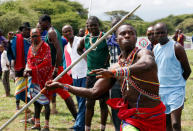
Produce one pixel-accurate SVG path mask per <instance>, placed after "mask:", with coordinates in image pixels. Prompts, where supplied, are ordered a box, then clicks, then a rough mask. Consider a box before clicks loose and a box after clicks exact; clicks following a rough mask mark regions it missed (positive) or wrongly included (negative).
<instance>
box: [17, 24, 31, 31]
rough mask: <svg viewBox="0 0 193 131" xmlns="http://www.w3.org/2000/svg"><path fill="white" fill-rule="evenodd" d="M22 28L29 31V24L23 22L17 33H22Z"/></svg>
mask: <svg viewBox="0 0 193 131" xmlns="http://www.w3.org/2000/svg"><path fill="white" fill-rule="evenodd" d="M24 28H26V29H29V30H30V29H31V27H30V23H29V22H24V23H23V24H22V25H21V26H20V27H19V31H22V30H23V29H24Z"/></svg>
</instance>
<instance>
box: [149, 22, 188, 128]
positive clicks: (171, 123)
mask: <svg viewBox="0 0 193 131" xmlns="http://www.w3.org/2000/svg"><path fill="white" fill-rule="evenodd" d="M155 38H156V39H157V40H158V42H159V43H158V44H157V45H156V46H155V47H154V50H153V52H154V55H155V61H156V63H157V66H158V79H159V82H160V90H159V95H160V97H161V100H162V102H163V103H164V105H165V106H166V112H165V113H166V114H167V124H166V125H167V131H181V113H182V109H183V106H184V99H185V86H186V80H187V79H188V77H189V76H190V73H191V69H190V65H189V62H188V58H187V56H186V52H185V50H184V48H183V47H182V46H181V45H180V44H179V43H177V44H176V43H175V42H174V41H173V40H169V39H168V32H167V26H166V24H164V23H157V24H156V25H155Z"/></svg>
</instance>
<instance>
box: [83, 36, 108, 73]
mask: <svg viewBox="0 0 193 131" xmlns="http://www.w3.org/2000/svg"><path fill="white" fill-rule="evenodd" d="M102 35H104V33H102ZM97 39H98V37H92V38H90V34H88V35H87V36H86V38H85V49H86V50H87V49H89V48H90V47H91V44H90V40H92V43H95V42H96V40H97ZM108 56H109V50H108V46H107V42H106V40H103V41H102V42H101V43H100V44H99V45H98V46H97V47H96V48H95V49H93V50H92V51H91V52H89V53H88V54H87V66H88V70H87V75H90V74H89V72H90V71H92V70H94V69H99V68H107V67H108V66H109V61H108ZM90 76H91V75H90ZM92 76H93V75H92Z"/></svg>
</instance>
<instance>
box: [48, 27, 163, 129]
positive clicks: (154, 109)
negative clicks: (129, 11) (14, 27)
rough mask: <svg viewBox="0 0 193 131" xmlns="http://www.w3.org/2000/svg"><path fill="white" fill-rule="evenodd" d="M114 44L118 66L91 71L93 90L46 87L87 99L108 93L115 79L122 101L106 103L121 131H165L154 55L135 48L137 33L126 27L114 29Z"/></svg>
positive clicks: (53, 83) (113, 100)
mask: <svg viewBox="0 0 193 131" xmlns="http://www.w3.org/2000/svg"><path fill="white" fill-rule="evenodd" d="M116 34H117V42H118V43H119V46H120V49H121V55H120V57H119V61H118V63H116V64H115V65H114V66H111V67H110V68H109V69H108V70H107V69H98V70H94V71H92V72H91V73H96V74H97V75H98V76H97V78H101V79H99V80H98V81H97V82H96V83H95V85H94V87H93V88H90V89H85V88H79V87H74V86H70V85H66V84H65V85H64V84H61V83H59V82H52V81H48V82H47V83H46V88H48V89H49V88H50V89H52V88H54V87H58V88H63V89H66V90H68V91H69V92H71V93H73V94H76V95H79V96H82V97H87V98H93V99H94V98H97V97H99V96H101V95H103V94H104V93H105V92H106V91H108V90H109V89H110V88H111V87H112V86H113V84H114V83H115V81H116V80H119V81H120V83H121V84H122V87H121V91H122V96H123V97H122V98H114V99H110V100H108V101H107V103H108V104H109V105H110V106H111V107H112V108H114V109H119V113H118V116H119V118H120V119H121V120H122V125H121V128H122V130H123V131H139V130H140V131H165V113H164V111H165V106H164V105H163V103H162V102H161V101H160V100H159V95H158V92H159V83H158V78H157V66H156V63H155V60H154V58H153V54H152V53H151V52H150V51H148V50H146V49H142V50H138V48H136V47H135V44H136V40H137V36H136V35H137V34H136V30H135V29H134V28H133V27H132V26H131V25H128V24H123V25H121V26H120V27H119V28H118V29H117V33H116Z"/></svg>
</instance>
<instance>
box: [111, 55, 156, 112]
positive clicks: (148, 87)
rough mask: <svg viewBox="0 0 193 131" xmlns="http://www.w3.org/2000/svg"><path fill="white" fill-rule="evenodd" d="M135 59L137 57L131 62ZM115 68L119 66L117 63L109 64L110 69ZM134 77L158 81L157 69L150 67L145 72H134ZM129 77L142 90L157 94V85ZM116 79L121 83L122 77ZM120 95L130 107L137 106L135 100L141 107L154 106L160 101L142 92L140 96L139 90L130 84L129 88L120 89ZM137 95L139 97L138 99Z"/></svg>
mask: <svg viewBox="0 0 193 131" xmlns="http://www.w3.org/2000/svg"><path fill="white" fill-rule="evenodd" d="M136 61H137V58H136V59H135V61H134V62H133V63H135V62H136ZM117 68H120V65H119V64H118V63H116V64H114V65H112V66H111V69H117ZM133 76H134V75H133ZM135 77H137V78H139V79H141V80H145V81H149V82H155V83H158V79H157V69H152V70H151V71H149V72H146V73H139V74H135ZM131 79H132V80H133V81H134V82H135V84H136V85H137V86H138V87H139V88H141V89H142V90H144V91H146V92H148V93H151V94H154V95H157V96H158V94H159V86H155V85H153V84H150V83H146V82H142V81H139V80H136V79H133V78H132V77H131ZM117 80H118V81H119V82H120V83H121V85H122V84H123V78H118V79H117ZM122 97H123V99H124V100H125V101H128V102H129V106H130V108H136V107H137V101H138V107H142V108H144V107H145V108H151V107H155V106H157V105H159V103H160V100H155V99H152V98H149V97H147V96H145V95H143V94H141V96H140V92H139V91H137V90H136V89H135V88H134V87H131V86H129V90H126V89H125V90H122ZM139 97H140V99H139Z"/></svg>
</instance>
